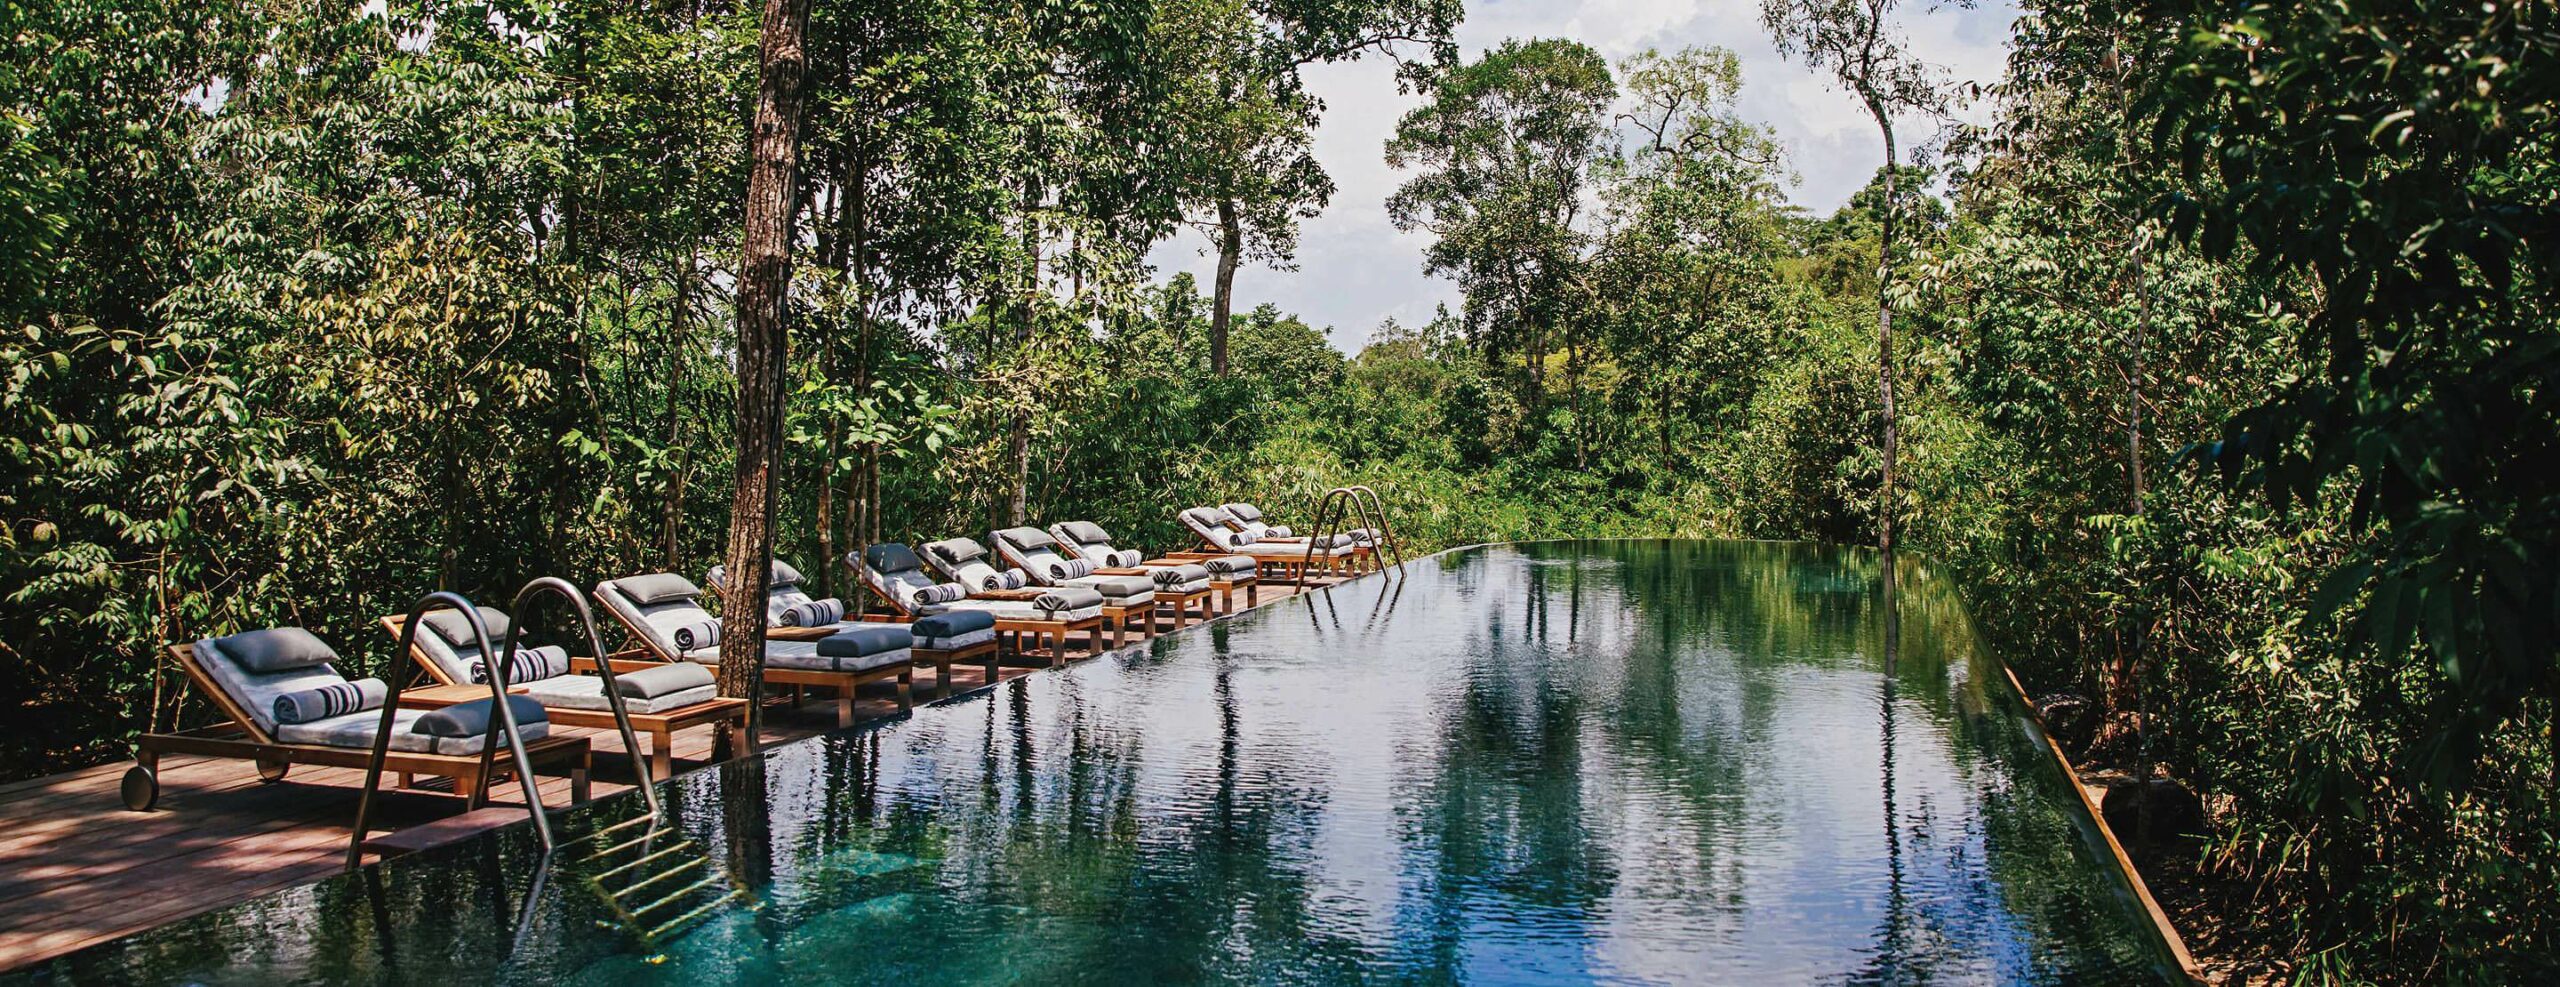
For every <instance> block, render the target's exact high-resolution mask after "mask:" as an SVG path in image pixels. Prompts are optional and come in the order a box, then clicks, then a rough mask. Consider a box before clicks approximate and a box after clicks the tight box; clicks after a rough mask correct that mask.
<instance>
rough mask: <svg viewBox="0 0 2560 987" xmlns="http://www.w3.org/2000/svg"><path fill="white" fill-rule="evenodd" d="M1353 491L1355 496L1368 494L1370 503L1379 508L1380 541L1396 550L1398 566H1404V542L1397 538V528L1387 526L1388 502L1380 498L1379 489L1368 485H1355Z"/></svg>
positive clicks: (1400, 567)
mask: <svg viewBox="0 0 2560 987" xmlns="http://www.w3.org/2000/svg"><path fill="white" fill-rule="evenodd" d="M1351 492H1352V495H1353V496H1355V497H1356V496H1360V495H1363V494H1366V495H1367V496H1368V498H1369V505H1370V506H1371V507H1373V508H1375V509H1376V510H1377V515H1378V519H1377V528H1378V541H1380V542H1382V543H1384V544H1385V545H1386V546H1387V547H1388V548H1390V549H1393V550H1394V552H1395V555H1396V568H1398V569H1402V568H1404V544H1403V543H1402V542H1398V541H1397V540H1396V532H1395V529H1394V528H1391V527H1388V526H1387V504H1386V502H1385V501H1383V500H1380V499H1378V491H1376V490H1375V489H1372V488H1370V487H1368V486H1367V485H1356V486H1353V487H1352V488H1351Z"/></svg>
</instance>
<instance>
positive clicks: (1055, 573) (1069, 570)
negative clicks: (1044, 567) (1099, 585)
mask: <svg viewBox="0 0 2560 987" xmlns="http://www.w3.org/2000/svg"><path fill="white" fill-rule="evenodd" d="M1093 568H1094V566H1093V560H1091V559H1059V560H1058V561H1056V562H1051V563H1049V579H1050V580H1051V581H1052V582H1058V581H1064V580H1069V579H1082V578H1084V577H1086V576H1090V575H1093Z"/></svg>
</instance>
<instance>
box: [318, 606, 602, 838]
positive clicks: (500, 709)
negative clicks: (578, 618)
mask: <svg viewBox="0 0 2560 987" xmlns="http://www.w3.org/2000/svg"><path fill="white" fill-rule="evenodd" d="M439 606H441V607H450V608H452V609H455V610H460V611H462V615H463V617H464V618H466V619H468V620H470V621H471V636H472V639H473V640H474V641H476V642H478V643H479V646H480V654H481V655H482V656H483V658H482V659H481V665H482V666H483V667H485V668H487V669H488V672H489V705H490V707H491V709H490V717H489V733H488V735H487V736H485V737H483V738H481V741H480V777H481V779H482V780H483V781H484V782H485V781H486V780H487V779H488V777H489V767H490V765H491V764H492V763H494V761H493V760H492V758H494V757H495V755H496V753H497V751H496V746H497V743H498V737H499V735H500V734H501V733H503V734H505V736H506V739H507V749H508V750H509V751H511V752H512V753H513V754H514V757H515V762H516V781H517V783H518V784H521V785H523V786H524V804H525V811H526V812H528V813H530V814H531V815H532V816H533V831H534V833H535V835H538V836H540V837H541V838H542V852H543V853H544V854H545V855H548V854H549V853H550V852H551V846H552V844H551V818H550V817H549V816H546V815H544V814H543V811H542V791H541V790H540V789H539V788H536V787H535V784H534V780H533V756H532V755H530V754H527V753H525V749H524V733H523V731H521V730H519V729H518V728H517V727H516V712H515V709H514V708H513V707H511V706H509V705H507V668H506V663H505V662H491V661H489V660H488V659H487V657H486V656H487V655H490V654H492V653H493V652H492V651H491V650H490V648H489V625H488V624H487V623H485V622H483V621H482V620H481V619H480V608H478V607H475V606H472V605H471V601H470V600H467V599H464V598H463V597H462V595H461V594H459V593H451V592H446V591H444V590H437V591H436V592H433V593H429V594H427V595H425V596H421V597H419V598H418V602H416V603H413V604H410V605H409V617H408V619H407V620H404V621H401V623H400V650H398V651H394V652H392V654H393V655H394V656H398V655H405V654H408V653H409V649H410V648H412V647H414V646H415V644H416V642H417V639H418V620H419V618H422V617H425V616H426V615H427V614H428V613H430V612H432V611H434V610H436V609H437V608H438V607H439ZM590 626H591V627H592V626H593V625H590ZM385 686H386V694H385V695H384V696H383V700H382V723H381V726H380V727H379V728H378V729H376V730H375V731H374V733H373V758H372V760H371V761H370V762H368V763H367V764H366V765H365V769H364V792H363V794H361V795H359V796H357V798H356V828H355V833H354V834H353V835H351V836H350V837H348V839H347V869H348V870H355V869H356V868H358V867H361V866H363V865H364V837H365V833H366V832H367V825H366V824H367V823H369V822H371V821H372V819H373V796H374V793H375V792H376V791H377V790H379V789H380V788H381V787H382V764H383V761H385V760H386V759H388V758H389V757H390V756H391V728H392V725H393V724H394V723H395V722H396V721H397V717H398V715H399V712H400V676H397V675H394V676H392V677H391V678H390V680H389V681H388V682H386V683H385Z"/></svg>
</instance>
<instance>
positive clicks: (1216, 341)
mask: <svg viewBox="0 0 2560 987" xmlns="http://www.w3.org/2000/svg"><path fill="white" fill-rule="evenodd" d="M1243 259H1244V223H1243V221H1242V220H1240V219H1238V218H1237V216H1236V200H1234V199H1233V198H1220V199H1219V200H1218V285H1217V298H1216V301H1215V302H1214V304H1213V305H1212V307H1211V308H1210V309H1209V372H1210V373H1211V374H1214V375H1217V376H1220V377H1224V376H1226V375H1227V324H1228V320H1229V319H1231V318H1233V317H1234V313H1235V310H1236V264H1237V263H1238V262H1240V261H1242V260H1243Z"/></svg>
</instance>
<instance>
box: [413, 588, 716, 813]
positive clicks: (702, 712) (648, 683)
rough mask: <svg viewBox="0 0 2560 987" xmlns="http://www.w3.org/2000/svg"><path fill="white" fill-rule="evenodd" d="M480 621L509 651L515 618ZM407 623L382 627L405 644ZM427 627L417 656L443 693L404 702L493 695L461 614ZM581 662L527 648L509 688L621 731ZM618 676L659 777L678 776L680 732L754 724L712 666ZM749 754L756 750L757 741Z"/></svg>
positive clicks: (494, 615) (495, 614) (588, 723)
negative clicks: (725, 693)
mask: <svg viewBox="0 0 2560 987" xmlns="http://www.w3.org/2000/svg"><path fill="white" fill-rule="evenodd" d="M480 619H481V622H482V623H483V624H484V625H486V626H487V627H488V630H489V638H490V642H491V644H492V645H493V646H499V647H502V648H503V642H504V641H505V640H506V637H507V630H508V628H510V627H512V626H513V625H514V621H513V620H511V619H510V618H509V617H508V616H507V614H506V612H505V611H502V610H499V609H498V608H496V607H481V608H480ZM403 620H404V618H402V617H399V616H390V617H384V618H382V621H381V624H382V629H383V630H385V631H389V632H390V633H391V637H392V639H393V640H398V639H399V637H400V632H401V631H402V630H403V629H404V627H403ZM419 623H421V624H423V625H425V626H422V627H420V628H418V633H417V635H416V636H415V637H412V638H411V639H410V643H409V656H410V657H411V658H414V659H416V660H417V662H418V665H419V667H421V668H422V669H424V670H425V671H426V673H427V676H428V678H429V679H430V680H431V681H433V682H434V683H436V685H437V686H440V688H432V689H424V690H419V691H416V692H404V693H402V694H401V697H400V699H401V703H402V704H403V705H414V706H419V707H421V708H434V707H435V706H437V705H443V704H446V703H450V702H453V701H457V700H461V699H467V698H469V693H470V692H471V691H472V690H473V689H474V688H477V689H478V691H480V692H482V693H484V694H485V693H486V692H487V689H486V688H485V683H486V682H488V678H487V675H486V673H485V670H484V669H483V668H482V667H481V666H482V661H481V655H480V644H479V640H478V638H477V636H476V635H475V634H474V633H473V632H472V628H471V624H470V622H469V621H468V620H467V619H465V618H464V617H463V615H462V614H461V612H459V611H455V610H439V611H436V612H433V613H430V614H428V615H426V617H425V618H423V619H421V620H420V621H419ZM573 664H574V663H573V662H572V661H571V660H570V658H569V655H568V652H566V651H563V650H561V649H560V648H558V647H543V648H533V647H522V646H520V647H519V649H518V652H517V658H516V660H515V661H514V662H513V663H510V664H509V665H508V666H507V667H506V669H505V671H506V682H507V687H508V691H510V692H518V693H522V694H524V695H526V696H529V697H531V698H532V699H533V700H534V701H535V702H538V703H541V704H542V708H543V709H544V710H545V711H546V712H548V713H549V715H550V717H551V722H553V723H556V724H559V725H561V726H564V727H587V728H594V729H601V730H611V729H615V728H616V727H617V724H616V723H615V722H614V718H613V704H612V701H611V697H608V696H606V695H605V683H604V678H603V677H602V676H598V675H594V674H578V673H576V672H573V671H571V666H572V665H573ZM615 672H616V675H615V681H614V684H615V685H616V686H618V687H619V690H620V692H621V694H622V706H623V709H624V711H626V712H627V713H629V714H630V716H631V728H632V730H633V731H635V732H637V733H639V734H642V735H645V736H647V737H648V738H649V739H650V744H649V750H648V751H647V752H646V753H647V756H648V761H649V776H650V777H651V778H653V779H660V780H663V779H665V778H667V777H668V776H669V775H671V774H672V773H673V772H674V770H675V754H674V749H675V734H676V733H678V732H680V731H684V730H689V729H693V728H695V727H708V726H714V725H717V724H719V723H722V722H732V721H734V722H737V723H744V722H746V717H747V701H746V700H744V699H723V698H721V697H720V690H719V688H718V686H717V684H715V683H714V682H713V681H712V675H711V671H710V669H708V668H706V667H704V666H702V665H697V664H693V663H691V662H687V663H685V664H682V665H668V664H662V663H657V662H650V663H648V664H647V665H645V666H643V667H640V668H637V669H633V670H630V671H624V670H623V669H620V668H617V669H615ZM748 750H749V751H750V752H752V751H753V750H754V746H753V741H752V740H750V741H749V744H748Z"/></svg>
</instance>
